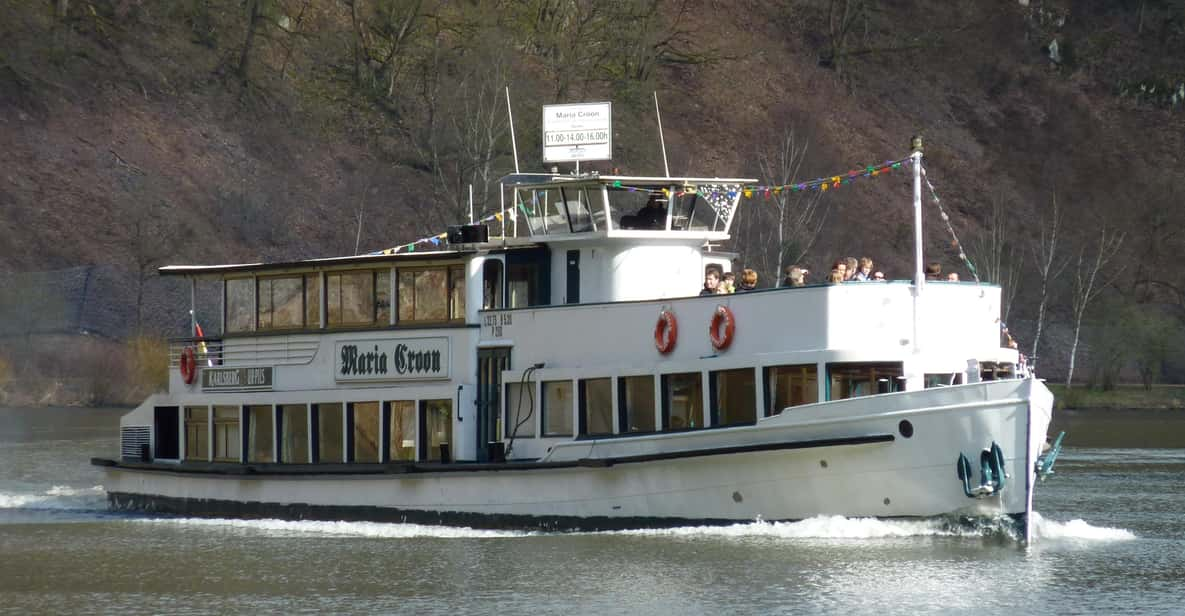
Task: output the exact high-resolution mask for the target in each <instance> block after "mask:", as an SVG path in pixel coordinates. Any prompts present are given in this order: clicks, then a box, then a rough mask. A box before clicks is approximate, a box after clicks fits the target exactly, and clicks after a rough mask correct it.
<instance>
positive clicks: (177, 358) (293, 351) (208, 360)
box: [169, 336, 321, 368]
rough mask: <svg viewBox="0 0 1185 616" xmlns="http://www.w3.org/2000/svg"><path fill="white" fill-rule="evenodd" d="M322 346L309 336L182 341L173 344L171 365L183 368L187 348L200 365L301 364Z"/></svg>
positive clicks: (170, 354) (193, 339)
mask: <svg viewBox="0 0 1185 616" xmlns="http://www.w3.org/2000/svg"><path fill="white" fill-rule="evenodd" d="M320 346H321V345H320V342H318V341H317V340H315V339H311V338H309V337H305V336H267V337H260V338H233V339H230V340H223V339H221V338H181V339H176V340H171V341H170V342H169V366H170V367H173V368H175V367H177V366H179V365H180V363H181V354H182V353H183V352H184V351H185V349H186V348H191V349H193V354H194V360H195V362H196V363H197V365H199V366H255V365H265V366H277V365H300V364H307V363H309V362H311V361H313V357H314V356H316V354H317V349H319V348H320Z"/></svg>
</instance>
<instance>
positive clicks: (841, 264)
mask: <svg viewBox="0 0 1185 616" xmlns="http://www.w3.org/2000/svg"><path fill="white" fill-rule="evenodd" d="M835 270H839V277H840V282H843V281H844V280H847V277H848V262H847V261H846V260H845V259H839V260H838V261H836V262H835V263H834V264H832V266H831V271H832V272H834V271H835ZM827 282H831V278H830V276H828V279H827Z"/></svg>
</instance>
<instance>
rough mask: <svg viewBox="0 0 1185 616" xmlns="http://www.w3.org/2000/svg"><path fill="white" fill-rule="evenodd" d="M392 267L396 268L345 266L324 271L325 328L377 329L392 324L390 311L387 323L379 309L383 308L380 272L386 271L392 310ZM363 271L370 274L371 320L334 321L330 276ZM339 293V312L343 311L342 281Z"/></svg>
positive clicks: (322, 281)
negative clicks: (380, 299)
mask: <svg viewBox="0 0 1185 616" xmlns="http://www.w3.org/2000/svg"><path fill="white" fill-rule="evenodd" d="M392 269H394V268H391V267H385V268H384V267H360V268H343V269H334V270H326V271H324V272H323V275H322V277H321V294H322V296H323V298H324V300H323V303H324V311H323V312H324V314H323V315H322V316H321V320H322V321H323V322H324V323H325V328H327V329H333V330H356V329H376V328H377V329H382V328H385V327H388V326H390V325H391V316H390V313H388V316H387V321H386V322H385V323H384V322H380V321H379V318H378V315H379V311H380V310H381V306H380V305H379V275H380V273H385V274H387V276H388V278H387V285H386V286H387V310H388V311H390V310H391V304H392V302H391V297H392V293H391V288H390V287H391V280H392V278H393V277H392V276H391V270H392ZM363 273H369V274H370V320H369V321H367V322H359V323H333V322H332V321H331V320H330V314H331V311H332V306H331V303H330V299H331V298H330V296H329V285H330V278H331V277H333V276H338V277H341V276H343V275H349V274H363ZM338 295H339V307H338V308H339V313H340V312H341V310H340V295H341V283H340V282H339V283H338ZM339 318H340V317H339Z"/></svg>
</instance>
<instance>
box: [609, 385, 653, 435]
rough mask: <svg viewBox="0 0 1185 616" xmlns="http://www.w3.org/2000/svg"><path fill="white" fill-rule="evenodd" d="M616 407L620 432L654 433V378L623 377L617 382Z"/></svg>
mask: <svg viewBox="0 0 1185 616" xmlns="http://www.w3.org/2000/svg"><path fill="white" fill-rule="evenodd" d="M617 398H618V399H617V406H618V408H619V409H620V413H621V417H620V418H619V422H620V423H621V431H622V432H654V377H653V376H651V375H649V374H647V375H645V376H623V377H621V378H620V379H618V380H617Z"/></svg>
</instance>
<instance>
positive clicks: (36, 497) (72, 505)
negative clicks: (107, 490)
mask: <svg viewBox="0 0 1185 616" xmlns="http://www.w3.org/2000/svg"><path fill="white" fill-rule="evenodd" d="M106 506H107V504H106V496H105V494H104V492H103V486H93V487H90V488H75V487H70V486H52V487H50V488H49V489H47V490H44V491H40V492H37V491H32V492H9V491H0V509H55V510H82V511H87V510H94V509H105V508H106Z"/></svg>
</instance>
